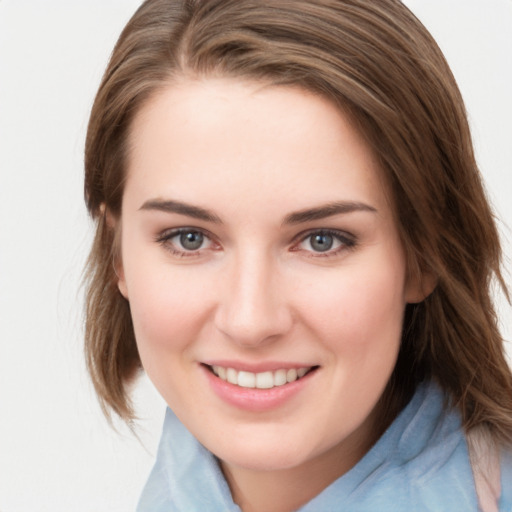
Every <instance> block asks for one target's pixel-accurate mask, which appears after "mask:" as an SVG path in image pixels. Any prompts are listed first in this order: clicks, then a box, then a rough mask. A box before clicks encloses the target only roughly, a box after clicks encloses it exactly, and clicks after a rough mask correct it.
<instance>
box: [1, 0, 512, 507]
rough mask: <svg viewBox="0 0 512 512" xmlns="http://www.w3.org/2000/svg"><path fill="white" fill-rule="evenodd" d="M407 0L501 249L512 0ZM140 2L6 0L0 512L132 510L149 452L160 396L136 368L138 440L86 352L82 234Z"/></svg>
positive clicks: (508, 177)
mask: <svg viewBox="0 0 512 512" xmlns="http://www.w3.org/2000/svg"><path fill="white" fill-rule="evenodd" d="M406 3H407V5H409V6H410V7H411V8H412V10H413V11H414V12H415V13H416V14H417V15H418V17H419V18H420V19H421V20H422V21H423V22H424V23H425V24H426V26H427V28H429V29H430V31H431V32H432V34H433V35H434V37H435V38H436V39H437V40H438V42H439V44H440V46H441V48H442V49H443V51H444V52H445V54H446V57H447V58H448V61H449V62H450V64H451V65H452V68H453V71H454V73H455V76H456V78H457V80H458V81H459V85H460V87H461V90H462V93H463V95H464V97H465V99H466V103H467V107H468V111H469V115H470V118H471V124H472V128H473V133H474V137H475V143H476V150H477V156H478V160H479V163H480V165H481V169H482V172H483V174H484V177H485V180H486V183H487V187H488V190H489V195H490V197H491V199H492V202H493V203H494V205H495V208H496V212H497V215H498V216H499V218H500V219H501V220H502V222H501V229H502V233H503V236H504V242H505V248H506V253H507V255H508V257H509V258H510V257H511V256H512V246H511V244H510V239H511V238H512V236H511V231H510V228H506V227H505V225H504V224H505V223H507V224H508V225H509V226H511V225H512V199H511V197H512V1H511V0H409V1H407V2H406ZM138 4H139V1H138V0H117V1H114V0H87V1H82V2H78V1H76V0H75V1H72V0H0V511H2V512H46V511H47V512H70V511H71V512H127V511H130V510H134V508H135V504H136V501H137V497H138V495H139V493H140V489H141V487H142V486H143V484H144V481H145V479H146V477H147V475H148V473H149V470H150V468H151V465H152V462H153V457H154V454H155V449H156V444H157V442H158V437H159V433H160V425H161V421H162V418H163V412H164V404H163V402H162V401H161V399H160V398H159V397H158V396H157V395H156V392H155V391H154V390H153V388H152V387H151V385H150V384H148V382H147V381H146V380H143V381H142V383H141V385H140V386H139V388H138V389H137V392H136V402H137V404H138V413H139V416H140V417H141V418H142V420H141V423H140V425H141V426H140V430H139V435H140V439H141V441H142V443H141V442H139V441H138V440H137V439H135V438H134V437H133V436H132V435H131V434H130V433H129V432H128V431H127V429H126V428H124V427H123V426H122V425H118V426H119V432H118V433H116V432H114V431H113V430H112V429H110V428H109V427H108V425H107V424H106V422H105V420H104V419H103V417H102V415H101V413H100V410H99V407H98V405H97V403H96V400H95V397H94V394H93V392H92V389H91V385H90V384H89V381H88V378H87V375H86V373H85V370H84V363H83V355H82V316H81V315H82V292H81V290H80V277H81V270H82V267H83V264H84V260H85V257H86V254H87V251H88V246H89V243H90V239H91V231H92V230H91V224H90V222H89V221H88V219H87V216H86V213H85V207H84V205H83V192H82V191H83V185H82V172H83V170H82V153H83V145H84V134H85V128H86V124H87V118H88V112H89V109H90V106H91V103H92V100H93V96H94V93H95V90H96V88H97V86H98V84H99V80H100V76H101V73H102V72H103V69H104V67H105V64H106V62H107V58H108V56H109V53H110V51H111V49H112V47H113V44H114V42H115V40H116V39H117V36H118V34H119V33H120V30H121V29H122V27H123V26H124V24H125V23H126V21H127V20H128V18H129V16H130V15H131V14H132V13H133V11H134V10H135V8H136V7H137V6H138ZM508 266H509V269H510V267H511V266H510V264H509V265H508ZM508 282H509V283H510V284H512V279H511V278H510V273H509V275H508ZM500 311H501V321H502V325H503V331H504V333H505V336H506V338H507V339H511V338H512V314H511V308H510V306H509V305H507V304H506V302H505V301H504V300H502V299H501V300H500ZM509 353H510V354H512V350H511V349H509Z"/></svg>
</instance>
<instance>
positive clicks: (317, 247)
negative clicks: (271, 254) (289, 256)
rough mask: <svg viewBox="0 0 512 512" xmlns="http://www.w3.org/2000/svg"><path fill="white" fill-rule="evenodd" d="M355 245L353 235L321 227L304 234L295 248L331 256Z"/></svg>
mask: <svg viewBox="0 0 512 512" xmlns="http://www.w3.org/2000/svg"><path fill="white" fill-rule="evenodd" d="M354 246H355V239H354V237H353V236H352V235H349V234H348V233H344V232H343V231H338V230H330V229H321V230H317V231H310V232H309V233H306V235H305V236H304V235H302V237H301V239H300V242H299V243H298V244H297V245H296V246H295V249H294V250H301V251H307V252H310V253H313V254H315V253H317V254H318V255H324V256H331V255H335V254H337V253H338V252H340V251H343V250H346V249H351V248H353V247H354Z"/></svg>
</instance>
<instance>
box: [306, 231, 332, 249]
mask: <svg viewBox="0 0 512 512" xmlns="http://www.w3.org/2000/svg"><path fill="white" fill-rule="evenodd" d="M332 244H333V238H332V236H331V235H313V237H312V238H311V247H313V249H314V250H315V251H318V252H325V251H328V250H329V249H330V248H331V247H332Z"/></svg>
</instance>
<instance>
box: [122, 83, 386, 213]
mask: <svg viewBox="0 0 512 512" xmlns="http://www.w3.org/2000/svg"><path fill="white" fill-rule="evenodd" d="M129 137H130V155H129V158H128V169H127V172H128V176H127V184H126V187H127V191H130V193H132V192H136V193H137V194H138V195H139V196H141V198H142V196H143V195H146V196H165V195H169V196H171V197H176V195H177V194H178V195H179V196H180V197H179V199H182V200H186V201H191V200H196V199H197V197H198V196H199V195H201V194H202V195H203V196H205V197H210V196H212V195H215V196H216V197H217V198H223V199H224V200H226V201H228V202H231V203H233V202H235V203H236V202H239V203H241V206H244V205H245V202H244V201H246V200H247V199H250V200H251V202H252V203H254V202H258V201H259V202H260V203H262V204H264V203H265V202H268V201H276V200H277V201H279V202H281V203H283V204H285V203H290V208H291V209H294V208H295V206H296V205H292V204H291V203H293V200H295V202H296V201H297V200H298V199H300V200H302V201H303V202H308V201H309V202H312V203H314V202H318V201H323V202H325V201H337V200H352V201H354V200H356V201H357V200H359V201H362V200H366V201H367V200H369V199H371V200H372V201H373V202H376V203H378V204H383V203H385V202H386V201H387V199H386V197H385V187H384V185H383V180H382V176H381V171H380V169H379V168H378V165H377V162H376V159H375V157H374V154H373V152H372V151H371V149H370V148H369V146H368V144H367V143H366V142H365V140H364V138H363V137H362V136H361V135H360V134H359V133H358V132H357V130H355V129H354V127H353V125H352V123H351V122H350V120H349V118H348V116H347V115H346V114H344V113H343V112H342V111H341V109H339V108H336V107H335V106H334V104H333V103H332V102H330V101H329V100H327V99H326V98H323V97H321V96H319V95H316V94H314V93H312V92H310V91H307V90H304V89H301V88H297V87H285V86H278V87H276V86H269V85H266V84H262V83H258V82H243V81H236V80H230V79H204V80H195V81H185V80H183V81H181V82H179V83H176V84H170V85H169V86H168V87H166V88H165V89H163V90H161V91H159V92H158V93H157V94H155V95H154V96H153V97H152V98H150V100H149V101H148V102H147V103H146V104H145V105H144V106H143V107H142V109H141V110H140V112H139V113H138V114H137V116H136V117H135V119H134V121H133V123H132V126H131V131H130V136H129ZM306 206H307V205H306ZM292 207H293V208H292Z"/></svg>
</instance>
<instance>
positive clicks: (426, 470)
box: [137, 383, 512, 512]
mask: <svg viewBox="0 0 512 512" xmlns="http://www.w3.org/2000/svg"><path fill="white" fill-rule="evenodd" d="M443 404H444V395H443V392H442V391H441V390H440V389H439V387H438V386H436V385H435V384H433V383H430V384H428V385H427V384H425V385H421V386H419V387H418V390H417V391H416V393H415V395H414V396H413V398H412V400H411V401H410V403H409V404H408V405H407V406H406V407H405V409H404V410H403V411H402V412H401V414H400V415H399V416H398V417H397V418H396V419H395V421H394V422H393V423H392V424H391V426H390V427H389V429H388V430H387V431H386V432H385V433H384V434H383V436H382V437H381V438H380V439H379V441H378V442H377V443H376V444H375V445H374V446H373V448H372V449H371V450H370V451H369V452H368V453H367V454H366V455H365V456H364V457H363V458H362V459H361V460H360V461H359V462H358V463H357V464H356V465H355V466H354V467H353V468H352V469H351V470H350V471H349V472H348V473H346V474H345V475H343V476H341V477H340V478H339V479H338V480H336V481H335V482H333V483H332V484H331V485H330V486H329V487H327V488H326V489H325V490H324V491H323V492H321V493H320V494H319V495H318V496H316V497H315V498H314V499H313V500H312V501H310V502H309V503H307V504H306V505H304V506H303V507H301V508H300V512H339V511H346V512H374V511H377V512H477V511H478V505H477V496H476V491H475V485H474V479H473V474H472V470H471V466H470V462H469V455H468V448H467V443H466V439H465V436H464V433H463V431H462V429H461V422H460V416H459V414H458V412H456V411H455V410H453V409H452V410H446V409H445V408H444V405H443ZM501 487H502V496H501V499H500V508H499V510H500V512H512V455H511V454H504V455H503V457H502V471H501ZM137 512H240V508H239V507H238V506H237V505H235V504H234V503H233V500H232V498H231V494H230V491H229V487H228V485H227V483H226V481H225V479H224V477H223V474H222V472H221V470H220V468H219V466H218V464H217V460H216V458H215V457H214V456H213V455H212V454H211V453H210V452H209V451H208V450H206V449H205V448H204V447H203V446H202V445H201V444H199V443H198V442H197V441H196V439H195V438H194V437H193V436H192V435H191V434H190V433H189V432H188V431H187V429H186V428H185V427H184V426H183V425H182V424H181V423H180V421H179V420H178V419H177V418H176V416H175V415H174V414H173V413H172V412H171V411H170V410H167V414H166V418H165V422H164V428H163V434H162V439H161V441H160V446H159V449H158V455H157V460H156V464H155V466H154V468H153V471H152V472H151V475H150V477H149V480H148V483H147V484H146V487H145V488H144V491H143V493H142V496H141V499H140V501H139V505H138V507H137Z"/></svg>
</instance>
